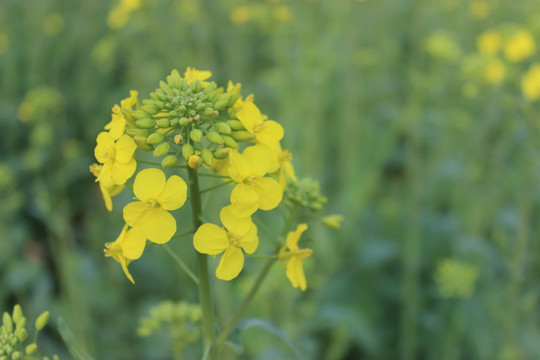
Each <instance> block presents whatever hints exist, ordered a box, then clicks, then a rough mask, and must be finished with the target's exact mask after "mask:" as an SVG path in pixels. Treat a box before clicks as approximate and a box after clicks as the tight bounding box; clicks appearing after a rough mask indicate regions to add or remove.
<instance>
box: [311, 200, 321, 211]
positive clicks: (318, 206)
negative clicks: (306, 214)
mask: <svg viewBox="0 0 540 360" xmlns="http://www.w3.org/2000/svg"><path fill="white" fill-rule="evenodd" d="M322 207H323V206H322V204H321V203H318V202H317V203H313V204H311V205H310V206H309V209H310V210H311V211H319V210H321V209H322Z"/></svg>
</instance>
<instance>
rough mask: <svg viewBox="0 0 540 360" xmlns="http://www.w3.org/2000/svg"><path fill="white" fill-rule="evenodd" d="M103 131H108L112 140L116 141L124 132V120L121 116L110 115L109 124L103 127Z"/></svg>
mask: <svg viewBox="0 0 540 360" xmlns="http://www.w3.org/2000/svg"><path fill="white" fill-rule="evenodd" d="M105 130H109V133H110V134H111V136H112V138H113V139H114V140H118V139H119V138H120V137H121V136H122V135H123V134H124V131H125V130H126V119H125V118H124V115H122V114H112V119H111V122H110V123H108V124H107V125H105Z"/></svg>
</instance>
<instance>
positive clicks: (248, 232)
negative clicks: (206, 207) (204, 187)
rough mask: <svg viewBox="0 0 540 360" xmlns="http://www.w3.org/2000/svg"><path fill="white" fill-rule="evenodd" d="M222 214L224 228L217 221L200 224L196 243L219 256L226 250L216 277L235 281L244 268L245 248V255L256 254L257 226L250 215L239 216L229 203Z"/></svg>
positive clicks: (203, 251)
mask: <svg viewBox="0 0 540 360" xmlns="http://www.w3.org/2000/svg"><path fill="white" fill-rule="evenodd" d="M219 217H220V219H221V223H222V224H223V226H224V227H225V228H221V227H219V226H217V225H214V224H203V225H201V226H200V227H199V228H198V229H197V231H196V232H195V234H194V235H193V246H194V247H195V249H196V250H197V251H198V252H200V253H202V254H208V255H218V254H220V253H222V252H225V253H224V254H223V255H222V256H221V260H220V261H219V265H218V267H217V269H216V277H217V278H218V279H221V280H232V279H234V278H235V277H237V276H238V274H240V271H242V268H243V267H244V253H243V252H242V250H244V251H245V252H246V254H253V253H254V252H255V250H257V247H258V246H259V238H258V237H257V227H256V226H255V224H253V222H252V221H251V218H250V217H249V216H242V217H238V216H236V215H235V214H234V213H233V211H232V208H231V206H230V205H229V206H226V207H224V208H223V209H221V212H220V214H219Z"/></svg>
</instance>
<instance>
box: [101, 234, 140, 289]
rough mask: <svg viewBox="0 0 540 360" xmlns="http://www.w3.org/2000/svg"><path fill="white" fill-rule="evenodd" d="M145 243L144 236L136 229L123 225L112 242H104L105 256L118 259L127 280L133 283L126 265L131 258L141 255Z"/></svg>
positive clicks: (134, 258)
mask: <svg viewBox="0 0 540 360" xmlns="http://www.w3.org/2000/svg"><path fill="white" fill-rule="evenodd" d="M145 244H146V238H145V237H144V235H143V234H142V233H141V232H140V231H137V230H136V229H129V230H128V226H127V225H125V226H124V228H123V229H122V232H121V233H120V235H119V236H118V238H117V239H116V240H115V241H114V242H112V243H106V244H105V247H106V249H105V256H107V257H112V258H113V259H114V260H116V261H118V262H119V263H120V265H122V269H123V270H124V274H126V276H127V278H128V279H129V281H131V282H132V283H134V284H135V281H134V280H133V277H132V276H131V274H130V273H129V270H128V268H127V267H128V265H129V263H130V262H131V261H132V260H136V259H138V258H140V257H141V255H142V253H143V251H144V246H145Z"/></svg>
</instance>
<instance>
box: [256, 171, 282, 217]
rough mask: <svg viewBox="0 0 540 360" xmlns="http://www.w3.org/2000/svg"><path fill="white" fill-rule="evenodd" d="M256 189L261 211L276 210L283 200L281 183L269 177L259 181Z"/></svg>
mask: <svg viewBox="0 0 540 360" xmlns="http://www.w3.org/2000/svg"><path fill="white" fill-rule="evenodd" d="M254 189H255V191H256V192H257V194H258V198H259V206H258V207H259V209H261V210H272V209H274V208H276V207H277V206H278V205H279V203H280V202H281V199H282V198H283V191H282V188H281V185H279V183H278V182H277V181H276V180H274V179H272V178H269V177H263V178H260V179H258V180H257V183H256V184H255V185H254Z"/></svg>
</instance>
